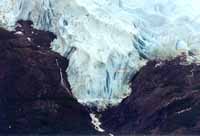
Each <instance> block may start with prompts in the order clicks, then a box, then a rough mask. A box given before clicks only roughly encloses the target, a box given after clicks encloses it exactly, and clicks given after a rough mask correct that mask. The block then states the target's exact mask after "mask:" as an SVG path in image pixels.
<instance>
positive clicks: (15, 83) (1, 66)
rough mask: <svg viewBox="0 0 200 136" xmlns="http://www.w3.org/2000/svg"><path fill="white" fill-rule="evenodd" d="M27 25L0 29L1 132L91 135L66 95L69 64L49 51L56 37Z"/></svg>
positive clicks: (76, 106) (83, 113)
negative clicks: (11, 30)
mask: <svg viewBox="0 0 200 136" xmlns="http://www.w3.org/2000/svg"><path fill="white" fill-rule="evenodd" d="M31 25H32V22H30V21H19V22H18V25H17V28H16V31H13V32H9V31H6V30H3V29H0V133H1V134H3V133H4V134H24V133H35V134H39V133H40V134H41V133H44V134H52V133H59V134H60V133H64V134H87V135H88V134H96V131H95V130H94V129H93V127H92V125H91V119H90V117H89V113H88V111H87V110H86V108H85V107H83V106H82V105H81V104H79V103H78V102H77V100H76V99H75V98H73V96H72V95H71V89H70V85H69V83H68V81H67V75H66V72H65V70H66V68H67V66H68V60H67V59H66V58H64V57H62V56H60V55H59V54H58V53H55V52H53V51H51V50H50V49H49V47H50V42H51V41H52V40H53V39H54V38H56V36H55V35H54V34H53V33H50V32H44V31H40V30H36V29H33V28H32V26H31ZM61 80H62V81H63V83H61Z"/></svg>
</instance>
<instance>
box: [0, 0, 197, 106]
mask: <svg viewBox="0 0 200 136" xmlns="http://www.w3.org/2000/svg"><path fill="white" fill-rule="evenodd" d="M199 3H200V2H199V1H198V0H32V1H30V0H1V1H0V25H1V26H3V27H6V28H10V29H12V28H13V26H14V24H15V22H16V21H17V20H19V19H24V20H27V19H28V20H32V21H33V22H34V24H35V27H37V28H39V29H44V30H49V31H52V32H54V33H55V34H57V36H58V39H56V40H55V41H54V42H53V43H52V49H53V50H55V51H57V52H59V53H60V54H61V55H63V56H65V57H67V58H69V60H70V63H69V67H68V69H67V73H68V76H69V82H70V84H71V87H72V91H73V94H74V95H75V96H76V97H77V98H78V100H79V101H80V102H82V103H86V104H89V105H95V106H98V107H100V108H103V107H104V106H106V105H108V104H111V105H113V104H117V103H119V102H120V101H121V100H122V98H124V97H126V96H127V95H128V94H129V93H130V89H129V85H128V81H129V79H130V78H131V77H132V76H133V75H134V74H135V73H136V72H137V71H138V70H139V69H140V68H141V67H142V66H143V65H145V63H146V61H148V60H149V59H166V58H171V57H175V56H177V55H178V54H180V53H181V52H186V53H188V52H190V53H192V54H194V55H193V57H191V59H192V60H193V61H198V59H199V57H198V56H199V49H200V48H199V42H200V38H199V37H200V33H199V32H200V27H199V25H200V8H198V5H199Z"/></svg>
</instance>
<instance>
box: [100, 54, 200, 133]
mask: <svg viewBox="0 0 200 136" xmlns="http://www.w3.org/2000/svg"><path fill="white" fill-rule="evenodd" d="M131 87H132V90H133V92H132V93H131V95H130V96H129V97H128V98H126V99H125V100H124V101H123V102H122V103H121V104H120V105H119V106H117V107H114V108H111V109H109V110H107V111H105V112H104V113H103V116H102V121H103V126H104V128H106V130H107V131H110V132H111V133H113V134H118V135H119V134H153V135H154V134H157V135H158V134H184V135H189V134H190V135H191V134H195V135H200V66H198V65H196V64H191V65H184V57H178V58H176V59H174V60H171V61H151V62H149V63H148V64H147V65H146V66H144V67H143V68H142V69H141V70H140V72H139V73H138V74H137V75H136V76H135V77H134V78H133V79H132V81H131Z"/></svg>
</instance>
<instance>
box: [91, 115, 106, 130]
mask: <svg viewBox="0 0 200 136" xmlns="http://www.w3.org/2000/svg"><path fill="white" fill-rule="evenodd" d="M90 117H91V119H92V122H91V123H92V124H93V125H94V127H95V129H96V130H97V131H99V132H104V131H105V130H104V129H103V128H101V122H100V121H99V119H98V118H97V117H96V115H95V114H94V113H90Z"/></svg>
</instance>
